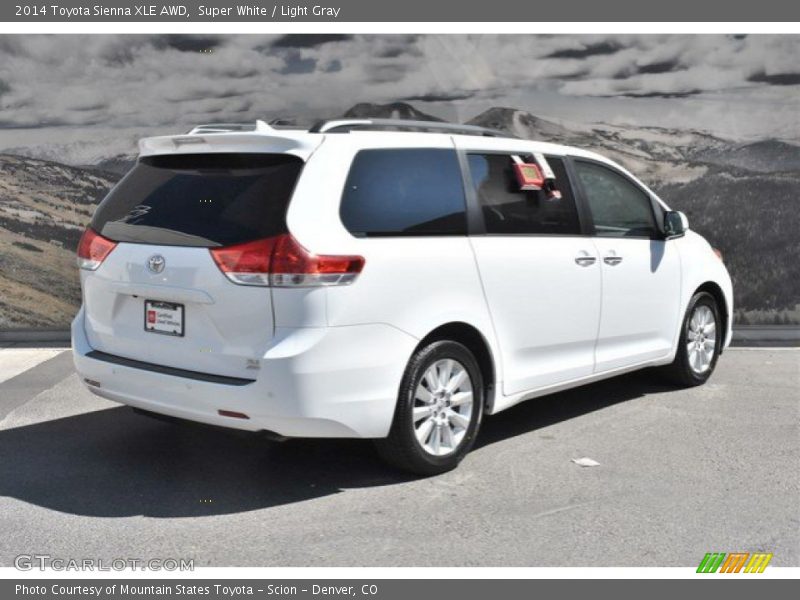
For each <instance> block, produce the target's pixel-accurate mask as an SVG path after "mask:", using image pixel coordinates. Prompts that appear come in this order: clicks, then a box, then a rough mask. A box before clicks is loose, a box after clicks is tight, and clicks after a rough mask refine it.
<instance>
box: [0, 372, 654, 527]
mask: <svg viewBox="0 0 800 600" xmlns="http://www.w3.org/2000/svg"><path fill="white" fill-rule="evenodd" d="M665 389H668V388H665V387H664V386H662V385H660V384H659V383H657V380H656V378H654V377H653V376H652V374H650V373H648V372H642V373H635V374H630V375H626V376H623V377H620V378H616V379H613V380H608V381H604V382H600V383H595V384H592V385H589V386H585V387H582V388H579V389H575V390H570V391H566V392H561V393H559V394H554V395H551V396H546V397H543V398H539V399H537V400H532V401H530V402H526V403H523V404H521V405H519V406H517V407H514V408H512V409H510V410H508V411H505V412H503V413H500V414H498V415H495V416H492V417H489V418H487V419H486V420H485V421H484V424H483V427H482V431H481V433H480V435H479V439H478V442H477V446H478V447H483V446H488V445H490V444H494V443H497V442H501V441H503V440H505V439H508V438H511V437H515V436H519V435H524V434H528V433H530V432H533V431H536V430H540V429H542V428H544V427H547V426H548V425H551V424H554V423H558V422H561V421H564V420H566V419H570V418H573V417H576V416H579V415H583V414H587V413H591V412H593V411H596V410H600V409H603V408H605V407H608V406H611V405H613V404H617V403H620V402H627V401H632V400H635V399H637V398H641V397H643V396H645V395H647V394H649V393H653V392H658V391H664V390H665ZM0 457H2V460H0V495H3V496H9V497H12V498H17V499H19V500H22V501H24V502H28V503H31V504H35V505H39V506H44V507H47V508H50V509H53V510H57V511H61V512H64V513H71V514H77V515H86V516H96V517H127V516H132V515H145V516H150V517H163V518H171V517H194V516H206V515H219V514H232V513H239V512H245V511H250V510H256V509H261V508H268V507H272V506H278V505H284V504H289V503H294V502H299V501H303V500H309V499H313V498H320V497H324V496H328V495H330V494H336V493H340V492H342V491H344V490H347V489H351V488H360V487H371V486H382V485H392V484H399V483H403V482H405V481H409V480H411V479H413V477H412V476H409V475H406V474H403V473H399V472H397V471H394V470H392V469H390V468H388V467H386V466H385V465H384V464H383V463H382V462H381V461H380V459H379V458H378V457H377V455H376V453H375V451H374V449H373V448H372V445H371V444H370V443H369V442H368V441H359V440H290V441H288V442H284V443H277V442H269V441H267V440H265V439H263V438H261V437H257V436H254V435H252V434H240V433H238V432H231V431H227V430H223V429H218V428H213V427H206V426H202V425H195V424H177V425H176V424H169V423H163V422H161V421H158V420H155V419H150V418H147V417H143V416H140V415H137V414H135V413H134V412H133V411H132V410H131V409H130V408H128V407H118V408H110V409H106V410H100V411H95V412H90V413H85V414H81V415H77V416H72V417H66V418H61V419H55V420H52V421H46V422H42V423H37V424H33V425H27V426H22V427H17V428H14V429H9V430H4V431H0ZM461 468H466V465H462V467H461Z"/></svg>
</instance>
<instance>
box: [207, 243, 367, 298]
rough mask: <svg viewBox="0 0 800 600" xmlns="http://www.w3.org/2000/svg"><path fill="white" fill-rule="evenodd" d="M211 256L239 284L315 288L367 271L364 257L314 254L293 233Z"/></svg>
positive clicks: (342, 282)
mask: <svg viewBox="0 0 800 600" xmlns="http://www.w3.org/2000/svg"><path fill="white" fill-rule="evenodd" d="M210 252H211V257H212V258H213V259H214V262H216V263H217V266H218V267H219V269H220V271H222V272H223V273H224V274H225V276H226V277H227V278H228V279H230V280H231V281H233V282H234V283H238V284H239V285H269V286H272V287H313V286H319V285H348V284H350V283H352V282H353V281H355V279H356V277H357V276H358V274H359V273H360V272H361V269H363V268H364V258H363V257H361V256H331V255H320V254H312V253H310V252H309V251H308V250H306V249H305V248H303V246H301V245H300V244H299V243H298V242H297V240H296V239H294V237H292V236H291V234H288V233H286V234H283V235H279V236H277V237H272V238H267V239H263V240H256V241H254V242H247V243H244V244H237V245H235V246H226V247H224V248H212V249H211V250H210Z"/></svg>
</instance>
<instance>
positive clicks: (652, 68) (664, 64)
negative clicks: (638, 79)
mask: <svg viewBox="0 0 800 600" xmlns="http://www.w3.org/2000/svg"><path fill="white" fill-rule="evenodd" d="M683 69H684V67H683V66H682V65H681V63H680V62H678V61H677V60H663V61H660V62H654V63H650V64H649V65H638V66H637V67H636V73H637V74H638V75H651V74H652V75H655V74H658V73H672V72H673V71H681V70H683Z"/></svg>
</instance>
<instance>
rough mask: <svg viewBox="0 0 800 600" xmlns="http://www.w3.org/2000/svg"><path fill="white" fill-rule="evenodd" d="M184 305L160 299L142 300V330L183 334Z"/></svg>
mask: <svg viewBox="0 0 800 600" xmlns="http://www.w3.org/2000/svg"><path fill="white" fill-rule="evenodd" d="M184 313H185V310H184V306H183V304H176V303H174V302H162V301H161V300H145V301H144V330H145V331H149V332H151V333H160V334H162V335H174V336H179V337H181V336H183V331H184V329H183V327H184Z"/></svg>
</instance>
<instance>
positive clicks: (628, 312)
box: [572, 158, 681, 372]
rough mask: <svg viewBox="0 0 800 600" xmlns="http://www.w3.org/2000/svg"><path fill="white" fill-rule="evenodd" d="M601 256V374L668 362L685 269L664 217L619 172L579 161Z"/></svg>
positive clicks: (598, 358) (578, 171) (598, 365)
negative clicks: (668, 235)
mask: <svg viewBox="0 0 800 600" xmlns="http://www.w3.org/2000/svg"><path fill="white" fill-rule="evenodd" d="M572 164H573V168H574V171H575V175H576V180H577V186H578V187H579V189H580V193H581V194H582V198H583V200H584V204H585V205H586V207H587V209H588V212H589V218H590V219H591V221H592V230H593V239H594V243H595V246H596V247H597V250H598V252H599V254H600V267H601V270H602V279H603V286H602V287H603V294H602V297H603V298H602V310H601V318H600V329H599V333H598V339H597V350H596V355H595V362H596V365H595V370H596V371H597V372H603V371H609V370H612V369H617V368H621V367H626V366H632V365H635V364H637V363H641V362H645V361H649V360H653V359H658V358H663V357H665V356H666V355H668V354H669V353H670V351H671V349H672V343H673V340H674V339H675V331H676V328H677V327H678V320H679V316H680V315H679V311H680V297H681V289H680V285H681V264H680V257H679V254H678V251H677V248H676V247H675V244H674V242H671V241H666V240H664V236H663V234H662V233H661V229H662V221H663V211H662V210H661V208H660V206H659V205H658V203H657V202H656V201H655V200H654V199H653V198H652V196H651V195H650V193H649V192H647V191H646V190H645V189H644V188H642V187H641V186H640V185H638V184H637V183H636V182H634V181H633V180H632V179H630V178H629V177H627V176H626V175H625V174H624V173H622V172H621V171H619V170H617V169H615V168H613V167H612V166H610V165H608V164H605V163H600V162H597V161H592V160H588V159H579V158H575V159H572Z"/></svg>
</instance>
